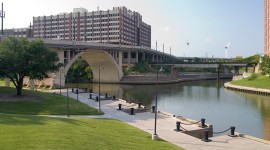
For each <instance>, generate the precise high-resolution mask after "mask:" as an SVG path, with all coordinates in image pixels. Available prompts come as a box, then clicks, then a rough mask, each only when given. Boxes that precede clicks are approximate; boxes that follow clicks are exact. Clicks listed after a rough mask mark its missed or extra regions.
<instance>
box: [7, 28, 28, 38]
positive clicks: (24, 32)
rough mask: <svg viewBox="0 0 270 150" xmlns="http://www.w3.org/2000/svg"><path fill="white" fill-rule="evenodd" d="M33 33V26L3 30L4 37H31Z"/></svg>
mask: <svg viewBox="0 0 270 150" xmlns="http://www.w3.org/2000/svg"><path fill="white" fill-rule="evenodd" d="M32 34H33V32H32V30H31V28H14V29H4V31H3V38H6V37H10V36H13V37H25V38H28V37H31V35H32Z"/></svg>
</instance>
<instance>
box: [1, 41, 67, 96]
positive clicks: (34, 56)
mask: <svg viewBox="0 0 270 150" xmlns="http://www.w3.org/2000/svg"><path fill="white" fill-rule="evenodd" d="M58 61H59V58H58V56H57V53H56V52H54V51H52V50H50V49H49V48H47V47H46V46H45V45H44V43H43V41H41V40H33V41H28V40H27V39H25V38H15V37H9V38H7V39H6V40H3V41H1V42H0V64H1V65H0V75H4V76H6V77H8V78H10V80H11V81H12V82H13V84H14V85H15V87H16V89H17V95H21V94H22V86H23V79H24V77H25V76H28V77H29V78H30V79H39V80H41V79H44V78H46V77H48V73H51V72H55V71H58V69H59V67H61V66H62V64H61V63H57V62H58Z"/></svg>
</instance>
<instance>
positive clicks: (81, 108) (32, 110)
mask: <svg viewBox="0 0 270 150" xmlns="http://www.w3.org/2000/svg"><path fill="white" fill-rule="evenodd" d="M6 93H9V94H13V99H16V101H8V102H6V101H0V113H8V114H31V115H66V114H67V105H66V104H67V100H66V97H65V96H61V95H58V94H53V93H43V92H38V91H29V90H23V92H22V94H23V96H21V97H20V96H16V89H15V88H6V87H0V99H1V98H2V99H5V98H3V97H1V95H3V94H6ZM26 95H27V96H30V97H31V101H25V99H27V98H28V97H26ZM23 99H24V100H23ZM69 106H70V114H72V115H97V114H101V113H99V112H98V110H97V109H94V108H92V107H89V106H87V105H86V104H84V103H81V102H77V101H76V100H75V99H72V98H69Z"/></svg>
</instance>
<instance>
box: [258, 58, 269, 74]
mask: <svg viewBox="0 0 270 150" xmlns="http://www.w3.org/2000/svg"><path fill="white" fill-rule="evenodd" d="M260 70H261V71H262V74H263V75H266V74H270V58H269V56H267V55H264V56H263V57H262V62H261V63H260Z"/></svg>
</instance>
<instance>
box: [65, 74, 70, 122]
mask: <svg viewBox="0 0 270 150" xmlns="http://www.w3.org/2000/svg"><path fill="white" fill-rule="evenodd" d="M65 77H66V86H67V115H66V117H70V115H69V99H68V85H67V83H68V75H67V73H66V76H65Z"/></svg>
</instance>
